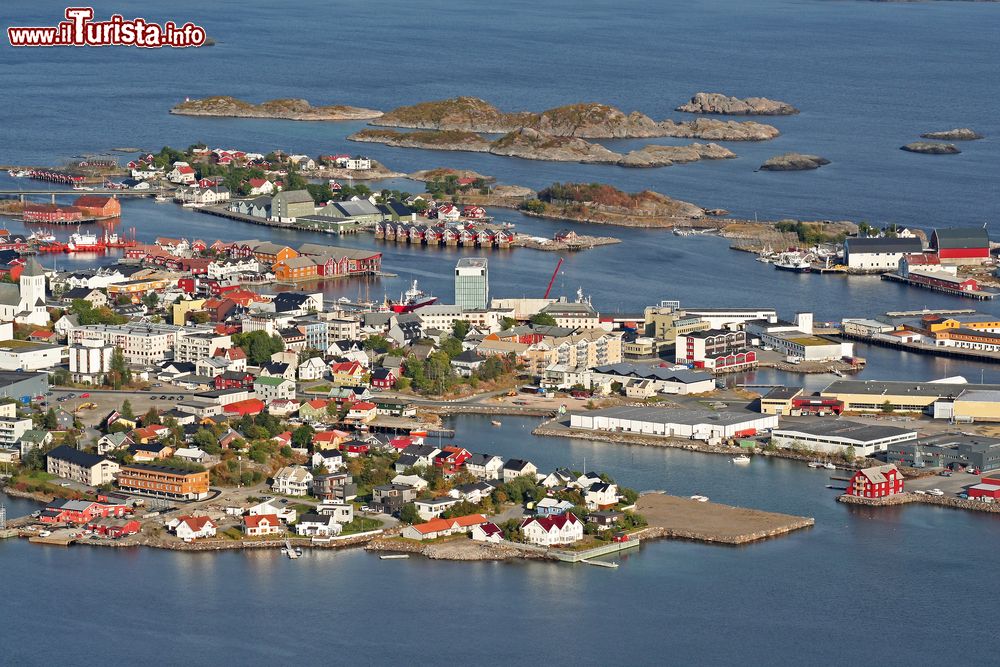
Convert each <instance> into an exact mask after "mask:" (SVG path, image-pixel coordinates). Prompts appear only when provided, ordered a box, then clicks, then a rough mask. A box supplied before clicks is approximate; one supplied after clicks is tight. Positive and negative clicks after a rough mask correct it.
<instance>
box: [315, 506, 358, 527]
mask: <svg viewBox="0 0 1000 667" xmlns="http://www.w3.org/2000/svg"><path fill="white" fill-rule="evenodd" d="M316 514H321V515H323V516H329V517H332V518H333V520H334V521H336V522H337V523H339V524H345V523H350V522H352V521H354V505H352V504H351V503H320V504H319V505H317V506H316Z"/></svg>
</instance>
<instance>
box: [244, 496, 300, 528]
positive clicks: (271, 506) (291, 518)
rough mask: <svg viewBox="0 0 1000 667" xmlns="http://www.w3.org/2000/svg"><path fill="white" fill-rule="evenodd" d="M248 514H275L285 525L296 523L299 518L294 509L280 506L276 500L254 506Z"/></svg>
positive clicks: (268, 500)
mask: <svg viewBox="0 0 1000 667" xmlns="http://www.w3.org/2000/svg"><path fill="white" fill-rule="evenodd" d="M246 513H247V514H249V515H255V514H274V515H275V516H277V517H278V518H279V519H281V520H282V521H284V522H285V523H294V522H295V517H297V516H298V512H296V511H295V510H294V509H292V508H291V507H286V506H285V505H280V504H278V503H277V502H275V500H274V498H268V499H267V500H264V501H262V502H260V503H258V504H256V505H254V506H253V507H251V508H250V509H248V510H247V512H246Z"/></svg>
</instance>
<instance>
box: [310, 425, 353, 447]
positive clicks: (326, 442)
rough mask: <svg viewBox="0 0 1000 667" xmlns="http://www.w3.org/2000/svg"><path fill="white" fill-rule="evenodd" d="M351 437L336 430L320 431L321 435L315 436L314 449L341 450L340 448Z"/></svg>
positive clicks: (313, 440)
mask: <svg viewBox="0 0 1000 667" xmlns="http://www.w3.org/2000/svg"><path fill="white" fill-rule="evenodd" d="M349 437H350V435H349V434H347V433H345V432H344V431H338V430H336V429H334V430H332V431H320V432H319V433H317V434H315V435H313V439H312V444H313V449H316V450H324V449H340V446H341V445H342V444H343V443H344V442H345V441H347V439H348V438H349Z"/></svg>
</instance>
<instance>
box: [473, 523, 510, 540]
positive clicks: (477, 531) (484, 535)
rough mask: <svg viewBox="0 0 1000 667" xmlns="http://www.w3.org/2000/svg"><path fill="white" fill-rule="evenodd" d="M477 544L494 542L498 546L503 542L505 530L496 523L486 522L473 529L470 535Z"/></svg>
mask: <svg viewBox="0 0 1000 667" xmlns="http://www.w3.org/2000/svg"><path fill="white" fill-rule="evenodd" d="M470 535H471V536H472V539H473V540H475V541H476V542H492V543H493V544H497V543H499V542H500V541H502V540H503V529H502V528H500V526H498V525H496V524H495V523H491V522H486V523H481V524H479V525H478V526H473V527H472V532H471V533H470Z"/></svg>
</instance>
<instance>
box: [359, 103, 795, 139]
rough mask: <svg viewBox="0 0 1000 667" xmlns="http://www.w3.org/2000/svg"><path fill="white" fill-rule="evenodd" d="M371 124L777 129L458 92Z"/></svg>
mask: <svg viewBox="0 0 1000 667" xmlns="http://www.w3.org/2000/svg"><path fill="white" fill-rule="evenodd" d="M371 124H372V125H378V126H383V127H399V128H410V129H416V130H440V131H462V132H469V133H473V134H475V133H484V134H509V133H512V132H517V131H519V130H525V129H527V130H534V131H536V132H539V133H541V134H543V135H548V136H552V137H577V138H581V139H628V138H639V139H642V138H652V137H680V138H693V139H704V140H708V141H764V140H767V139H773V138H774V137H776V136H778V134H779V132H778V130H777V128H775V127H772V126H770V125H765V124H763V123H757V122H754V121H742V122H738V121H722V120H715V119H697V120H694V121H672V120H664V121H655V120H653V119H652V118H650V117H649V116H646V115H645V114H642V113H639V112H638V111H634V112H632V113H629V114H626V113H624V112H623V111H621V110H620V109H617V108H615V107H613V106H610V105H607V104H600V103H580V104H569V105H566V106H562V107H557V108H554V109H548V110H546V111H542V112H530V111H519V112H513V113H507V112H503V111H500V110H499V109H497V108H496V107H495V106H493V105H492V104H490V103H489V102H487V101H485V100H482V99H479V98H477V97H456V98H453V99H447V100H436V101H431V102H421V103H418V104H413V105H409V106H402V107H398V108H396V109H393V110H391V111H388V112H386V113H385V114H383V115H382V116H381V117H379V118H377V119H375V120H373V121H372V123H371Z"/></svg>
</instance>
